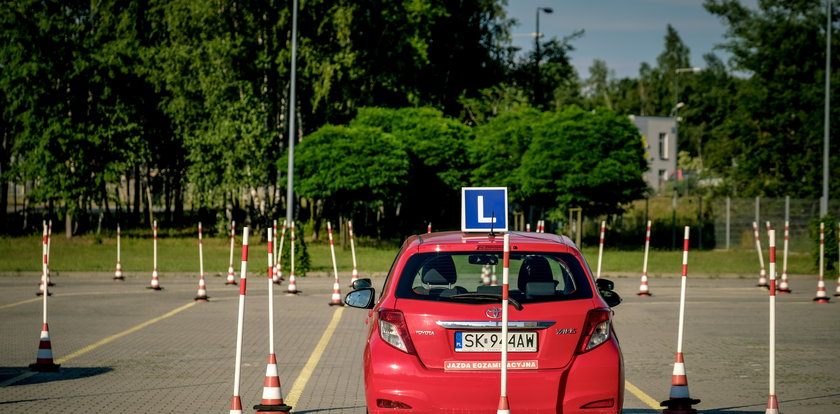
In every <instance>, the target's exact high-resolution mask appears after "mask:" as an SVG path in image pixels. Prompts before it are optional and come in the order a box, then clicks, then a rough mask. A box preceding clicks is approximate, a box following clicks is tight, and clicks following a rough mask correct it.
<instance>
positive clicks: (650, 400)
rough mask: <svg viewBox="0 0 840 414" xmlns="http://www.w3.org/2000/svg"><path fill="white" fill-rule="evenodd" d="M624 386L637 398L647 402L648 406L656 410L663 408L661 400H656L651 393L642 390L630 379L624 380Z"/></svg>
mask: <svg viewBox="0 0 840 414" xmlns="http://www.w3.org/2000/svg"><path fill="white" fill-rule="evenodd" d="M624 388H625V389H627V391H630V393H632V394H633V395H635V396H636V398H638V399H640V400H642V402H643V403H645V404H647V406H648V407H650V408H653V409H654V410H661V409H662V406H660V405H659V401H656V400H654V399H653V398H651V397H650V396H649V395H647V394H645V393H644V392H643V391H642V390H640V389H639V388H638V387H636V386H635V385H633V384H631V383H630V381H627V380H625V381H624Z"/></svg>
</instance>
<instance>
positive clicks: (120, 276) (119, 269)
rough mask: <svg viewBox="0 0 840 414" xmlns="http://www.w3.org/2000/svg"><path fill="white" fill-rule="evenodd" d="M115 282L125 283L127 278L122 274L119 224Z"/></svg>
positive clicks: (118, 229) (118, 226) (118, 228)
mask: <svg viewBox="0 0 840 414" xmlns="http://www.w3.org/2000/svg"><path fill="white" fill-rule="evenodd" d="M114 280H122V281H125V276H123V272H122V264H120V225H119V224H117V269H116V270H115V271H114Z"/></svg>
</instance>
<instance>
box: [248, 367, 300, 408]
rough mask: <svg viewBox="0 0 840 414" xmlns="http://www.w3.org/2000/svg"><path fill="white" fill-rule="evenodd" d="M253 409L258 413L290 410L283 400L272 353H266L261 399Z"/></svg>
mask: <svg viewBox="0 0 840 414" xmlns="http://www.w3.org/2000/svg"><path fill="white" fill-rule="evenodd" d="M254 409H255V410H257V412H258V413H288V412H289V411H291V410H292V407H290V406H288V405H286V404H285V403H284V402H283V391H282V388H281V387H280V377H279V376H278V374H277V357H276V356H275V355H274V354H269V355H268V365H266V368H265V385H264V386H263V394H262V401H260V404H258V405H255V406H254Z"/></svg>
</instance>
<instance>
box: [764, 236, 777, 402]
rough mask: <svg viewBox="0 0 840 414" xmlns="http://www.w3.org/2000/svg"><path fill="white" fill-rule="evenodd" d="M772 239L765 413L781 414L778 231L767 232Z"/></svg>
mask: <svg viewBox="0 0 840 414" xmlns="http://www.w3.org/2000/svg"><path fill="white" fill-rule="evenodd" d="M767 237H768V238H769V239H770V392H769V393H768V394H767V409H766V410H765V411H764V414H779V401H778V400H777V399H776V232H775V231H773V230H770V231H768V232H767Z"/></svg>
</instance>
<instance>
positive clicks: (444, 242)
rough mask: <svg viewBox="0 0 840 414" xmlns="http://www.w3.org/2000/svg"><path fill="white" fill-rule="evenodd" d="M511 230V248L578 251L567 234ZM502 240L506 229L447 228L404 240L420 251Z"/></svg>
mask: <svg viewBox="0 0 840 414" xmlns="http://www.w3.org/2000/svg"><path fill="white" fill-rule="evenodd" d="M508 234H510V243H511V246H512V247H511V248H512V249H514V248H515V249H516V250H549V251H562V252H576V253H577V252H578V249H577V247H576V246H575V244H574V242H572V241H571V239H569V238H568V237H566V236H562V235H556V234H551V233H536V232H520V231H512V232H509V233H508ZM503 243H504V234H503V233H495V234H494V235H492V236H491V235H490V234H488V233H463V232H460V231H446V232H436V233H425V234H419V235H415V236H411V237H409V238H408V239H407V240H406V241H405V244H404V248H405V249H406V250H411V249H417V250H418V251H421V252H422V251H457V250H476V251H481V250H487V251H501V250H502V246H503ZM513 246H516V247H513Z"/></svg>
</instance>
